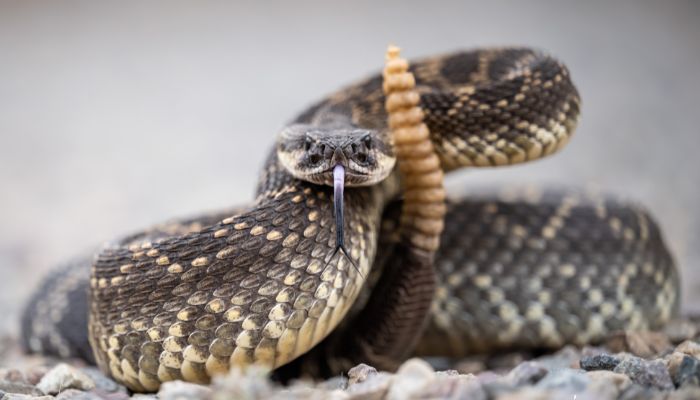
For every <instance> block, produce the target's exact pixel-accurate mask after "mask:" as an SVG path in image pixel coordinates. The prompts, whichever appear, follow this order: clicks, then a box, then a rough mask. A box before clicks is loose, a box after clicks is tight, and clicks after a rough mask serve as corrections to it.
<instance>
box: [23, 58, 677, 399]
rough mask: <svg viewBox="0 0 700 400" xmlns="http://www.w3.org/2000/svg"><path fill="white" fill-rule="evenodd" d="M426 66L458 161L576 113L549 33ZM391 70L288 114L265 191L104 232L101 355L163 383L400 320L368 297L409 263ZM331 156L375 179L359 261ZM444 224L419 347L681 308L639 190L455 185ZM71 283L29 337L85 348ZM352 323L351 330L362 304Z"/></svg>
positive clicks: (98, 325) (454, 348)
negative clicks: (341, 251) (117, 232)
mask: <svg viewBox="0 0 700 400" xmlns="http://www.w3.org/2000/svg"><path fill="white" fill-rule="evenodd" d="M411 71H412V72H413V73H414V74H415V76H416V82H417V91H418V93H419V94H420V106H421V107H422V109H423V110H424V112H425V123H426V124H427V126H428V128H429V130H430V138H431V140H432V143H433V145H434V147H435V150H436V151H437V153H438V155H439V158H440V163H441V166H442V168H443V169H444V170H445V171H450V170H454V169H456V168H459V167H465V166H474V167H476V166H499V165H508V164H515V163H519V162H524V161H528V160H533V159H538V158H540V157H542V156H545V155H548V154H551V153H553V152H554V151H556V150H557V149H559V148H561V147H562V146H563V145H564V144H565V143H566V142H567V141H568V139H569V137H570V135H571V133H572V132H573V129H574V127H575V125H576V121H577V119H578V113H579V97H578V94H577V91H576V89H575V88H574V86H573V84H572V83H571V81H570V77H569V73H568V71H567V69H566V68H565V67H564V66H563V65H562V64H561V63H559V62H558V61H556V60H555V59H553V58H551V57H549V56H547V55H545V54H542V53H540V52H537V51H533V50H530V49H520V48H515V49H494V50H492V49H486V50H477V51H471V52H464V53H456V54H451V55H447V56H441V57H436V58H431V59H426V60H422V61H418V62H415V63H413V64H412V67H411ZM381 85H382V80H381V77H379V76H376V77H372V78H370V79H369V80H366V81H363V82H361V83H359V84H356V85H352V86H350V87H348V88H346V89H344V90H342V91H340V92H338V93H337V94H335V95H332V96H330V97H329V98H327V99H325V100H323V101H321V102H320V103H318V104H316V105H314V106H313V107H311V108H310V109H309V110H307V111H306V112H304V113H303V114H301V115H300V116H299V117H298V118H297V119H296V120H295V123H294V124H293V125H290V126H289V127H287V128H285V130H284V131H283V134H281V135H280V139H279V140H278V144H277V146H276V147H277V148H276V149H275V151H273V152H272V153H271V154H270V157H269V158H268V161H267V162H266V164H265V168H264V169H263V172H262V174H261V178H260V181H259V182H260V183H259V187H258V190H257V193H258V195H257V199H256V201H255V204H254V205H253V206H252V207H251V208H249V209H247V210H245V211H242V212H233V211H231V212H223V213H220V214H214V215H208V216H205V217H202V218H196V219H193V220H189V221H183V222H180V223H176V224H169V225H166V226H163V227H158V228H156V229H153V230H150V231H148V232H145V233H143V234H140V235H136V236H134V237H130V238H127V239H125V240H123V241H121V242H119V243H117V244H115V245H112V246H110V247H107V248H105V249H103V250H102V251H101V252H100V253H99V255H98V256H97V258H96V259H95V261H94V262H93V267H92V276H91V278H90V280H89V287H90V301H89V316H90V322H89V338H90V342H91V345H92V348H93V350H94V355H95V358H96V361H97V364H98V365H99V366H100V367H101V368H102V369H104V370H106V371H108V372H109V373H110V374H111V375H112V376H113V377H114V378H115V379H117V380H118V381H121V382H123V383H124V384H126V385H127V386H128V387H130V388H132V389H134V390H137V391H149V390H156V389H157V388H158V386H159V385H160V383H161V382H163V381H166V380H172V379H186V380H190V381H195V382H207V381H208V380H209V379H210V377H211V376H212V375H215V374H218V373H222V372H225V371H227V370H228V369H229V368H230V367H231V366H235V365H248V364H252V363H258V364H263V365H267V366H269V367H271V368H276V367H280V366H283V365H285V364H287V363H289V362H290V361H292V360H294V359H296V358H298V357H299V356H301V355H303V354H304V353H307V352H308V351H309V349H311V348H312V347H313V346H314V345H316V344H318V343H319V342H321V341H322V340H323V339H324V338H326V336H328V334H329V333H330V332H331V331H333V330H334V328H335V327H336V326H338V325H339V323H340V322H341V321H343V320H346V321H347V320H352V319H353V318H354V320H355V321H362V323H363V324H364V325H365V326H370V327H371V328H374V327H373V325H382V324H383V325H382V326H386V325H387V324H389V325H391V321H376V320H373V319H372V318H370V316H375V315H381V313H377V312H374V311H373V310H367V309H365V308H363V306H364V305H365V304H371V298H370V300H368V297H371V295H370V294H369V293H370V292H371V291H372V288H374V287H376V286H377V285H381V284H382V278H381V275H382V274H387V273H392V271H393V273H394V274H399V273H400V272H401V270H400V266H393V265H392V262H391V260H387V259H386V258H387V254H391V252H390V251H389V250H387V249H389V248H390V247H391V246H393V245H395V244H396V240H394V239H392V232H393V231H394V227H395V225H396V224H395V223H396V218H395V214H396V209H397V208H396V207H395V206H392V204H395V203H393V202H394V200H396V199H397V196H399V193H400V191H401V189H400V187H401V182H400V181H399V178H398V177H397V175H396V174H394V173H392V172H391V170H392V168H391V167H392V166H393V164H392V162H393V161H392V160H393V154H392V152H391V146H390V144H389V140H388V137H387V136H386V130H387V129H386V118H387V116H386V113H385V111H384V100H385V98H384V94H383V93H382V87H381ZM339 132H340V133H339ZM332 157H343V159H344V160H345V161H346V162H347V163H348V168H349V170H350V171H349V172H351V173H350V174H349V175H348V178H347V179H348V182H350V181H351V180H352V179H358V183H359V184H366V185H367V186H364V187H355V188H349V189H348V190H347V192H346V194H345V203H346V204H345V214H346V225H345V247H346V248H347V253H348V256H349V258H350V259H351V260H352V262H350V261H349V260H348V258H347V257H344V256H336V257H333V258H332V259H331V257H332V256H333V253H334V250H335V244H336V238H335V229H336V227H335V225H334V217H333V205H332V201H331V199H332V197H333V196H332V190H331V188H330V187H328V186H324V184H327V183H329V180H330V179H329V175H328V168H327V165H326V164H324V163H325V162H326V161H328V160H330V159H331V158H332ZM335 161H337V160H335ZM335 161H333V162H335ZM329 162H330V161H329ZM353 171H354V172H356V176H354V177H353V174H352V172H353ZM377 174H378V175H381V178H376V177H377V176H378V175H377ZM295 176H296V177H301V178H305V179H308V180H310V181H311V182H307V181H304V180H301V179H298V178H295ZM312 182H315V183H312ZM441 242H442V245H441V247H440V249H439V250H438V253H437V256H436V258H435V260H436V261H435V268H436V279H437V282H436V290H435V295H434V298H433V300H432V305H430V312H431V314H430V317H429V322H428V326H427V328H425V330H424V332H423V334H422V335H421V336H420V340H419V341H418V344H417V347H416V349H415V350H414V351H415V352H416V353H418V354H434V355H439V354H444V355H451V356H459V355H462V354H466V353H473V352H488V351H495V350H504V349H509V348H514V347H530V348H532V347H539V348H554V347H558V346H561V345H563V344H565V343H586V342H590V341H595V340H596V339H600V338H601V337H602V336H603V335H605V334H606V333H607V332H610V331H612V330H616V329H621V328H632V329H633V328H653V327H657V326H659V325H660V324H663V323H664V322H665V321H667V320H668V319H669V318H670V316H671V315H672V313H673V312H674V311H675V309H676V308H677V304H678V276H677V273H676V270H675V268H674V266H673V263H672V261H671V258H670V256H669V254H668V252H667V250H666V249H665V246H664V244H663V242H662V240H661V236H660V233H659V231H658V229H657V228H656V226H655V225H654V223H653V222H652V221H651V219H650V217H649V216H648V215H647V214H646V213H645V212H644V211H643V210H641V209H639V208H638V207H633V206H627V205H623V204H621V203H618V202H615V201H612V200H608V199H605V198H602V197H597V196H592V195H588V194H584V193H579V192H571V193H567V194H557V193H554V192H541V193H539V192H525V193H524V194H523V195H522V196H520V197H518V195H517V194H512V195H511V196H510V197H509V198H508V197H506V198H501V199H494V198H483V197H475V196H472V197H470V198H469V199H467V200H455V201H452V202H450V203H449V205H448V214H447V217H446V227H445V232H444V233H443V234H442V238H441ZM378 243H382V244H381V250H378ZM375 256H377V257H375ZM389 258H391V257H389ZM353 264H354V265H353ZM373 264H374V266H373ZM382 265H385V267H384V269H382V268H381V266H382ZM355 267H356V268H355ZM81 271H82V270H81ZM387 271H388V272H387ZM69 275H70V279H73V280H72V281H70V282H72V283H69V284H66V283H65V282H67V279H66V277H65V275H64V276H63V278H62V282H63V285H64V287H69V288H70V289H71V292H73V293H79V292H80V290H81V289H80V288H81V287H82V286H81V283H80V282H82V281H85V280H84V279H83V280H82V281H81V279H80V278H76V277H75V276H79V275H77V274H72V275H71V274H69ZM377 275H379V277H377ZM366 281H368V282H366ZM56 287H57V283H48V284H46V285H45V286H44V288H43V289H42V290H41V291H40V293H39V295H38V297H37V298H35V299H34V301H33V302H32V305H30V307H29V309H28V310H29V311H28V313H27V316H26V317H25V323H24V326H25V337H26V338H27V341H28V347H30V348H32V349H34V350H40V351H47V349H49V348H56V347H61V346H63V352H64V353H65V352H66V348H71V349H72V348H76V349H77V348H84V344H82V343H70V342H65V341H64V342H62V339H61V338H60V337H58V336H60V335H58V334H57V333H56V332H55V330H54V329H53V328H47V326H51V322H50V321H47V319H49V318H48V317H47V315H48V314H47V308H50V307H48V305H47V302H46V300H45V298H46V297H47V295H49V294H51V293H49V292H50V291H51V290H55V288H56ZM363 287H364V290H365V292H366V293H365V292H363ZM42 299H44V300H42ZM42 301H44V303H42ZM42 307H43V308H42ZM67 309H71V310H72V311H73V312H76V310H80V306H77V305H76V306H75V307H73V306H69V307H65V308H64V309H63V310H62V311H66V310H67ZM59 314H60V313H59ZM66 314H67V313H66ZM54 319H55V318H54ZM54 322H58V321H54ZM339 332H341V333H337V334H336V333H334V336H336V335H344V336H342V337H344V338H348V337H352V335H353V324H352V323H348V324H344V325H343V329H342V330H339ZM367 332H373V335H374V336H376V337H372V338H363V340H364V339H366V341H364V342H363V343H365V344H366V343H370V344H372V343H378V342H382V341H383V340H385V339H386V338H383V337H381V336H382V335H395V334H396V329H394V330H392V329H384V328H381V329H369V330H367ZM387 332H388V333H387ZM52 335H53V337H52ZM83 335H84V334H83ZM335 343H336V344H337V343H342V342H339V341H338V340H336V342H335ZM408 350H410V349H408ZM331 364H332V363H329V365H331ZM341 364H342V363H341ZM341 364H335V365H338V366H340V365H341ZM332 366H333V365H331V367H332ZM342 366H343V367H344V366H345V365H344V364H342Z"/></svg>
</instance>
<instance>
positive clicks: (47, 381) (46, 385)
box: [36, 364, 95, 394]
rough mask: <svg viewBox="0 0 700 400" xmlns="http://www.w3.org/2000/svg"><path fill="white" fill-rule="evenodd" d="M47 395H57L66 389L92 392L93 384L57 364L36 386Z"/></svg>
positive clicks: (72, 370)
mask: <svg viewBox="0 0 700 400" xmlns="http://www.w3.org/2000/svg"><path fill="white" fill-rule="evenodd" d="M36 387H37V388H39V390H41V391H43V392H44V393H47V394H58V393H59V392H61V391H64V390H66V389H79V390H92V389H93V388H94V387H95V383H94V382H93V381H92V379H90V377H89V376H87V375H86V374H84V373H83V372H81V371H80V370H78V369H76V368H74V367H71V366H70V365H68V364H58V365H57V366H55V367H53V368H52V369H51V370H50V371H49V372H47V373H46V375H44V377H43V378H41V380H40V381H39V383H38V384H37V385H36Z"/></svg>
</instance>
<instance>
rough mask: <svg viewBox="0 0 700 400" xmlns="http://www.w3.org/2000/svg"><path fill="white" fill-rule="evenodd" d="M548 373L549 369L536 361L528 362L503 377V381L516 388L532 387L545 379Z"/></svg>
mask: <svg viewBox="0 0 700 400" xmlns="http://www.w3.org/2000/svg"><path fill="white" fill-rule="evenodd" d="M547 372H548V371H547V368H545V367H544V366H542V364H540V363H538V362H536V361H526V362H524V363H521V364H520V365H518V366H517V367H515V368H513V369H512V370H511V371H510V372H509V373H508V375H506V376H505V377H503V380H504V381H505V383H509V384H512V385H513V386H516V387H517V386H524V385H532V384H535V383H537V382H539V381H540V380H541V379H542V378H544V377H545V375H547Z"/></svg>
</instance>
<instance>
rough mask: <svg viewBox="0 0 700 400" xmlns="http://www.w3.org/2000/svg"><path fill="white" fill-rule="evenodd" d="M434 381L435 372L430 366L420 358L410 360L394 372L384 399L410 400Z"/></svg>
mask: <svg viewBox="0 0 700 400" xmlns="http://www.w3.org/2000/svg"><path fill="white" fill-rule="evenodd" d="M435 379H436V377H435V371H434V370H433V368H432V367H431V366H430V364H428V363H427V362H425V361H423V360H421V359H420V358H412V359H410V360H408V361H406V362H404V363H403V364H402V365H401V366H400V367H399V369H398V371H396V375H394V379H393V380H392V383H391V386H390V387H389V392H388V393H387V396H386V398H387V400H399V399H407V398H410V397H412V396H413V395H414V393H416V392H419V391H420V390H421V389H422V388H423V387H425V386H426V385H427V384H428V383H429V382H431V381H433V380H435Z"/></svg>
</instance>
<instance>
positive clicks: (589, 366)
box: [580, 354, 622, 371]
mask: <svg viewBox="0 0 700 400" xmlns="http://www.w3.org/2000/svg"><path fill="white" fill-rule="evenodd" d="M620 361H622V360H621V359H620V358H619V357H616V356H613V355H610V354H599V355H597V356H592V357H583V358H582V359H581V362H580V364H581V368H582V369H585V370H586V371H597V370H607V371H612V370H614V369H615V367H617V365H618V364H619V363H620Z"/></svg>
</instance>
